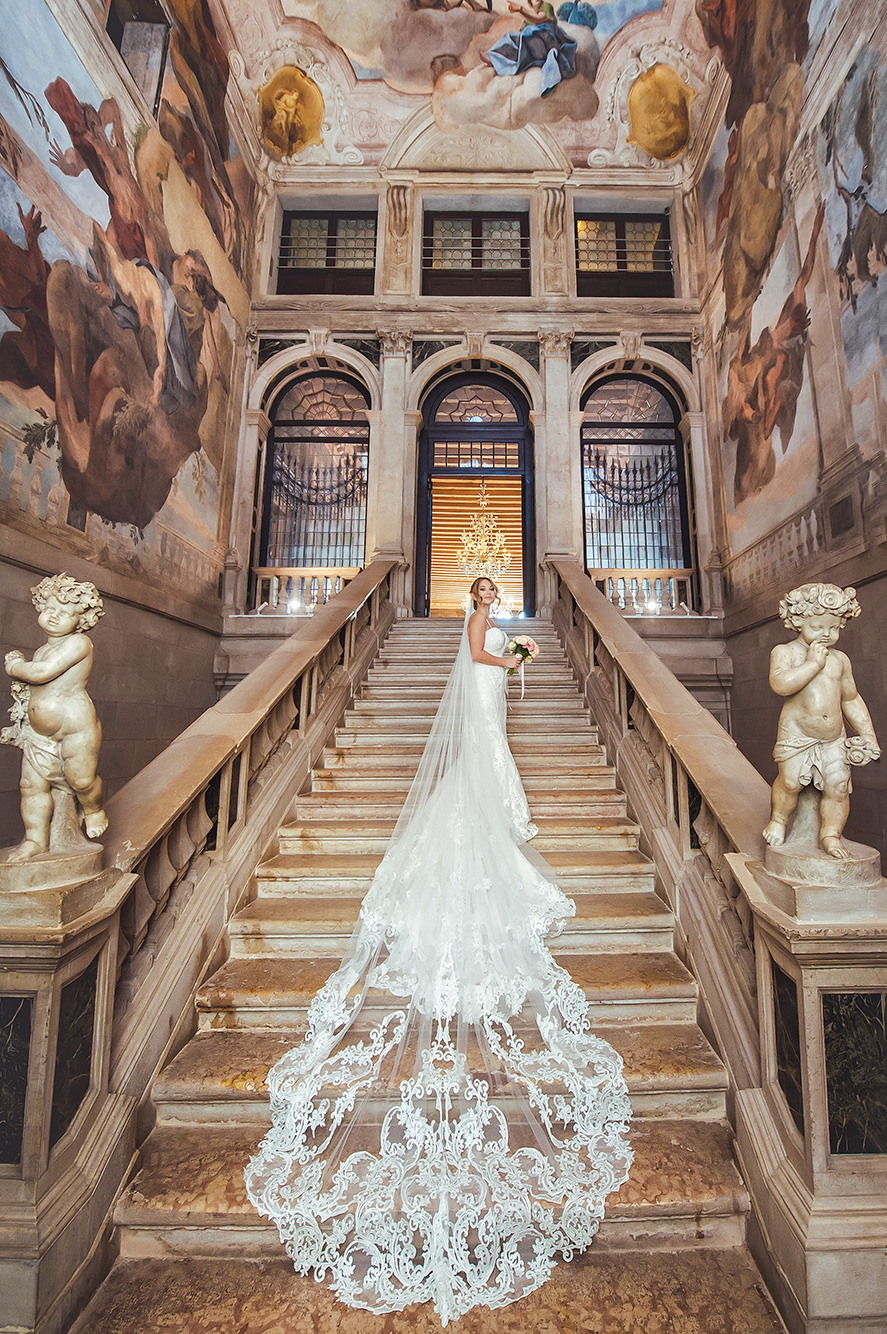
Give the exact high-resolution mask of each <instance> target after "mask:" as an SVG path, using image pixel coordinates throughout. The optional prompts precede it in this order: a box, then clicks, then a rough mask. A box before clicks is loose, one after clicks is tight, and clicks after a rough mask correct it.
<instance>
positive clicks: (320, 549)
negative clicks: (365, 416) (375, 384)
mask: <svg viewBox="0 0 887 1334" xmlns="http://www.w3.org/2000/svg"><path fill="white" fill-rule="evenodd" d="M352 429H353V428H352ZM278 434H279V432H277V431H276V432H275V446H274V451H273V462H272V469H273V472H272V481H271V491H270V501H269V503H270V513H269V515H268V521H267V540H266V542H265V551H264V555H265V560H264V561H263V562H262V565H263V567H266V568H272V569H273V568H277V567H281V568H283V567H287V568H289V567H293V566H296V567H309V566H310V567H327V566H332V567H343V568H344V567H348V566H358V567H359V566H361V565H362V564H363V557H364V546H365V541H366V498H367V464H366V452H365V449H364V448H363V447H362V446H361V445H359V444H358V445H352V446H350V448H351V449H352V450H353V452H349V453H347V454H344V455H343V457H341V458H334V459H331V460H330V461H329V462H325V463H320V462H317V461H311V462H307V463H306V462H302V461H301V460H299V459H298V458H297V457H294V456H293V454H292V453H291V452H290V450H289V449H288V448H287V445H286V444H285V443H283V442H280V441H278V440H277V438H276V437H277V435H278Z"/></svg>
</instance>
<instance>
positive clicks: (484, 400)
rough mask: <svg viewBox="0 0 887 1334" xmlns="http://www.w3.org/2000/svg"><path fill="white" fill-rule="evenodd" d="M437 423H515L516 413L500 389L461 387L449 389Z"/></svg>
mask: <svg viewBox="0 0 887 1334" xmlns="http://www.w3.org/2000/svg"><path fill="white" fill-rule="evenodd" d="M434 420H435V421H436V422H487V423H489V424H490V425H498V424H499V423H500V422H516V421H517V411H516V409H515V406H514V404H513V403H512V402H511V399H510V398H506V396H505V394H503V393H502V391H501V390H500V389H496V388H495V387H494V386H493V385H486V384H463V385H459V386H458V387H457V388H456V389H451V390H450V392H449V393H448V394H447V396H446V398H444V399H442V400H441V402H440V405H439V407H438V409H437V411H436V412H435V414H434Z"/></svg>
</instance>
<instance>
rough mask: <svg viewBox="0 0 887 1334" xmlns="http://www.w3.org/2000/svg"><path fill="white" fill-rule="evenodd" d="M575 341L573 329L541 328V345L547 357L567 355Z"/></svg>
mask: <svg viewBox="0 0 887 1334" xmlns="http://www.w3.org/2000/svg"><path fill="white" fill-rule="evenodd" d="M572 341H573V330H572V329H540V330H539V346H540V348H541V349H542V352H543V354H544V355H545V356H546V357H567V356H569V355H570V344H571V343H572Z"/></svg>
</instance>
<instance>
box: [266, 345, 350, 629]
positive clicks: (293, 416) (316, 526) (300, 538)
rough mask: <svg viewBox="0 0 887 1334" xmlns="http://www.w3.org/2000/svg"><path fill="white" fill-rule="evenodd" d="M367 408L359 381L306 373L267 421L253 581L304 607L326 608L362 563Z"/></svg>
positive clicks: (338, 373) (333, 373)
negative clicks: (279, 587)
mask: <svg viewBox="0 0 887 1334" xmlns="http://www.w3.org/2000/svg"><path fill="white" fill-rule="evenodd" d="M368 407H369V397H368V393H367V390H366V388H365V386H364V385H363V384H362V383H361V382H360V380H359V379H358V378H357V377H356V376H355V375H353V374H351V373H350V372H348V371H347V370H344V369H341V368H336V369H335V370H320V369H310V370H309V369H307V368H306V369H305V370H304V371H303V372H302V373H301V374H298V375H297V376H296V377H295V378H294V379H291V380H290V381H289V382H288V383H287V384H286V385H285V387H284V388H283V389H282V390H280V392H279V393H278V394H277V396H276V398H275V400H274V402H273V404H272V406H271V408H270V411H269V414H268V415H269V417H270V418H271V430H270V431H269V433H268V440H267V444H266V448H265V452H264V458H263V459H262V460H260V476H259V477H258V478H257V487H258V490H259V495H260V498H261V520H260V523H259V532H258V542H257V553H256V561H255V566H256V574H257V576H258V578H259V579H260V580H261V579H262V578H263V577H264V579H265V581H266V582H268V581H269V580H271V579H274V580H276V582H277V583H283V584H284V585H285V586H286V587H287V589H288V590H289V591H290V592H292V591H295V592H296V593H297V594H298V596H299V599H300V600H301V601H303V602H305V603H311V602H318V601H320V602H325V601H326V600H327V597H328V596H329V595H330V594H331V593H332V592H335V591H336V590H337V588H339V587H340V586H341V585H342V584H343V583H345V582H347V580H348V579H350V578H353V577H354V575H355V574H356V573H357V571H358V570H359V569H360V568H361V567H362V566H363V563H364V547H365V544H366V507H367V467H368V461H369V437H370V427H369V418H368V416H367V411H368Z"/></svg>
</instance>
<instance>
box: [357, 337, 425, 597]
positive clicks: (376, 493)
mask: <svg viewBox="0 0 887 1334" xmlns="http://www.w3.org/2000/svg"><path fill="white" fill-rule="evenodd" d="M376 336H377V338H378V339H379V345H380V348H381V352H382V365H381V371H382V398H381V406H380V409H379V412H378V413H372V414H371V416H370V477H369V494H368V497H367V555H368V558H369V559H370V560H372V559H374V558H375V557H377V556H397V557H399V558H400V559H401V560H402V561H403V560H404V557H405V555H406V554H407V553H411V552H412V544H413V540H414V536H413V535H414V531H415V527H414V510H415V503H414V497H415V489H416V479H415V459H414V458H413V455H414V454H415V449H414V448H413V438H414V421H413V419H412V416H411V418H410V420H409V421H408V420H407V414H406V410H405V409H406V392H407V378H408V371H407V360H408V358H409V355H410V347H411V342H412V339H411V335H410V334H409V333H403V332H400V331H398V330H394V331H391V330H385V329H380V330H379V331H378V333H377V335H376ZM407 561H408V563H409V564H410V565H412V559H411V557H410V556H408V555H407ZM394 585H395V588H396V600H397V603H398V614H399V615H408V614H409V606H410V589H409V586H408V585H409V581H408V580H404V581H403V583H401V581H400V580H395V581H394Z"/></svg>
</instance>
